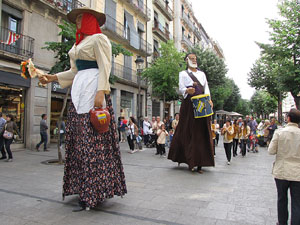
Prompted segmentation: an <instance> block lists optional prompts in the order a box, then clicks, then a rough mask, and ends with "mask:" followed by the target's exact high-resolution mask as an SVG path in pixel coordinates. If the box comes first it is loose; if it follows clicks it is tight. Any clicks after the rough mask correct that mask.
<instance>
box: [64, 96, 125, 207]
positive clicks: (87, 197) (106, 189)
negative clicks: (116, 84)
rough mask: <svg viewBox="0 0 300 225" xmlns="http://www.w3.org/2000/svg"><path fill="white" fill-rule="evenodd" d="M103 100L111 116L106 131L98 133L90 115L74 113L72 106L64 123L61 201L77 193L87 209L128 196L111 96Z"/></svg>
mask: <svg viewBox="0 0 300 225" xmlns="http://www.w3.org/2000/svg"><path fill="white" fill-rule="evenodd" d="M105 97H106V104H107V107H108V109H109V113H110V116H111V122H110V129H109V131H108V132H106V133H104V134H98V133H97V132H96V131H95V130H94V129H93V127H92V125H91V122H90V115H89V113H85V114H77V112H76V109H75V107H74V105H73V103H71V105H70V107H69V111H68V118H67V122H66V139H65V142H66V153H65V160H66V162H65V169H64V178H63V181H64V184H63V198H64V197H65V196H68V195H74V194H78V195H79V199H80V201H82V202H84V203H85V204H86V206H88V207H95V206H97V204H98V203H100V202H102V201H104V199H106V198H112V197H113V196H114V195H118V196H123V195H124V194H126V193H127V190H126V184H125V175H124V172H123V165H122V162H121V155H120V148H119V142H118V136H117V129H116V123H115V116H114V111H113V108H112V103H111V99H110V96H109V95H106V96H105Z"/></svg>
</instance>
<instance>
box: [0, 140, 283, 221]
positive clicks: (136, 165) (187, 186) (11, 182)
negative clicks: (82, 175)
mask: <svg viewBox="0 0 300 225" xmlns="http://www.w3.org/2000/svg"><path fill="white" fill-rule="evenodd" d="M55 148H56V147H55V145H52V146H51V147H50V152H35V151H30V150H25V149H23V150H19V151H15V152H13V154H14V161H13V162H11V163H8V162H3V161H1V162H0V225H69V224H70V225H71V224H72V225H77V224H78V225H94V224H105V225H119V224H122V225H123V224H130V225H134V224H136V225H144V224H145V225H150V224H167V225H171V224H172V225H183V224H201V225H212V224H213V225H237V224H240V225H250V224H255V225H260V224H263V225H270V224H272V225H275V224H276V217H277V212H276V187H275V183H274V180H273V178H272V176H271V166H272V162H273V160H274V157H273V156H269V155H268V153H267V149H266V148H260V152H259V153H247V156H246V157H245V158H242V157H241V156H240V155H239V156H238V157H236V158H233V159H232V162H231V165H227V161H226V157H225V153H224V149H223V146H222V143H219V146H218V147H217V148H216V154H217V156H216V158H215V159H216V166H215V167H211V168H204V174H199V173H192V172H190V171H188V169H187V165H183V164H182V165H180V167H178V166H177V163H173V162H172V161H170V160H167V159H166V158H163V157H159V156H156V155H154V153H155V150H154V149H146V150H145V151H143V152H137V153H135V154H129V153H128V150H129V148H128V145H127V143H121V154H122V160H123V164H124V171H125V175H126V182H127V188H128V194H127V195H125V196H124V198H120V197H115V198H113V199H108V200H106V201H104V202H103V203H101V204H100V205H99V206H98V207H97V208H96V209H94V210H91V211H82V212H72V208H74V206H76V204H77V197H76V196H69V197H66V199H65V201H62V197H61V196H62V177H63V166H59V165H45V164H42V163H41V162H43V161H46V160H50V159H55V158H56V157H57V151H56V149H55Z"/></svg>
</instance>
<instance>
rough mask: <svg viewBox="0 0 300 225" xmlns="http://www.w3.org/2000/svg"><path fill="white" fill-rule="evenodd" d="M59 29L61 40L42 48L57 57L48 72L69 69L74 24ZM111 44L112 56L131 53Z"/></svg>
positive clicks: (60, 161)
mask: <svg viewBox="0 0 300 225" xmlns="http://www.w3.org/2000/svg"><path fill="white" fill-rule="evenodd" d="M58 27H59V28H60V29H61V31H60V32H59V34H58V35H59V36H61V37H62V41H61V42H46V43H45V44H46V46H45V47H43V49H47V50H48V51H53V52H54V53H55V54H56V55H55V58H56V59H58V60H57V62H56V63H55V65H54V66H53V67H52V68H51V70H50V73H58V72H62V71H65V70H68V69H70V58H69V55H68V52H69V50H70V49H71V48H72V46H73V45H74V43H75V41H76V38H75V34H76V26H75V25H74V24H71V23H68V22H66V21H63V23H62V24H60V25H58ZM111 44H112V55H113V57H116V56H118V55H119V54H123V55H132V53H131V52H129V51H128V50H126V49H125V48H123V47H122V46H121V45H120V44H116V43H113V42H112V43H111ZM116 80H117V77H116V76H114V75H110V77H109V81H110V83H114V82H115V81H116ZM69 92H70V88H68V90H67V93H66V95H65V97H64V101H63V107H62V110H61V113H60V117H59V119H58V130H59V131H60V128H61V121H62V119H63V114H64V111H65V108H66V105H67V98H68V96H69ZM59 143H60V135H58V143H57V151H58V163H59V164H62V163H63V160H62V153H61V149H60V145H59Z"/></svg>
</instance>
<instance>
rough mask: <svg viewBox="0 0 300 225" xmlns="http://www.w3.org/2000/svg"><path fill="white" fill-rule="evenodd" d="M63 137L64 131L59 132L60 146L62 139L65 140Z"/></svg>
mask: <svg viewBox="0 0 300 225" xmlns="http://www.w3.org/2000/svg"><path fill="white" fill-rule="evenodd" d="M63 138H64V133H60V134H59V139H60V140H59V146H61V145H62V141H63Z"/></svg>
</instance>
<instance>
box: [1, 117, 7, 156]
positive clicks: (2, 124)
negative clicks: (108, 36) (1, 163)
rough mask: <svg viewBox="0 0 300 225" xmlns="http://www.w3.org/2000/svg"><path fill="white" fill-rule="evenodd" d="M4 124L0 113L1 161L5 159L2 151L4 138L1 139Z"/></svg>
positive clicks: (4, 121)
mask: <svg viewBox="0 0 300 225" xmlns="http://www.w3.org/2000/svg"><path fill="white" fill-rule="evenodd" d="M5 124H6V120H5V119H4V118H3V116H2V113H1V112H0V150H1V155H2V157H1V158H0V160H1V159H6V152H5V150H4V138H3V133H4V126H5Z"/></svg>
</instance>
